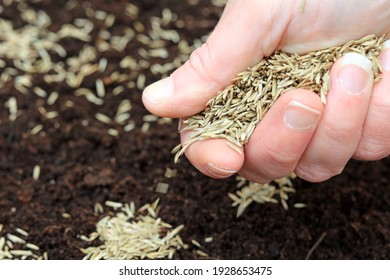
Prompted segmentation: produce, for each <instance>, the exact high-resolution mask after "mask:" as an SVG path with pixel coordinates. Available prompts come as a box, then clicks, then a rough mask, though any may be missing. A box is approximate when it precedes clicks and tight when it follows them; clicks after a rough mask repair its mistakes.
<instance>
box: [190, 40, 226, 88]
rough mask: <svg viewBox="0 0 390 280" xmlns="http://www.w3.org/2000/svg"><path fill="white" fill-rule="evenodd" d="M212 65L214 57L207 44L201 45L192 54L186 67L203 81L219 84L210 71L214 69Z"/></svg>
mask: <svg viewBox="0 0 390 280" xmlns="http://www.w3.org/2000/svg"><path fill="white" fill-rule="evenodd" d="M214 65H215V57H214V56H213V53H212V50H211V48H210V46H209V45H208V44H207V42H206V43H203V44H202V46H201V47H200V48H198V49H196V50H195V51H194V52H192V54H191V55H190V58H189V60H188V67H189V68H190V69H191V71H192V72H193V73H194V74H195V75H197V76H199V77H200V78H201V79H203V80H206V81H210V82H213V83H216V84H220V82H219V81H218V79H217V78H216V76H215V72H214V71H212V69H214V68H215V67H214Z"/></svg>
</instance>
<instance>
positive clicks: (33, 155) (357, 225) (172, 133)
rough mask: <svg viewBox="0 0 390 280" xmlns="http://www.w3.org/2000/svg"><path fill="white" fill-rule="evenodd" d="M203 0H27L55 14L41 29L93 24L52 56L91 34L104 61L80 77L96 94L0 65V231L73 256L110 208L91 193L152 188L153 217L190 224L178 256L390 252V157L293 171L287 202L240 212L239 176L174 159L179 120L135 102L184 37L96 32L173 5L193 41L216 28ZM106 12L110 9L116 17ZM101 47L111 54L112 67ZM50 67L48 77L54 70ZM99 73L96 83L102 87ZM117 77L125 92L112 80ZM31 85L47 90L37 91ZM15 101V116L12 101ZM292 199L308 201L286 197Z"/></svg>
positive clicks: (146, 197)
mask: <svg viewBox="0 0 390 280" xmlns="http://www.w3.org/2000/svg"><path fill="white" fill-rule="evenodd" d="M18 2H23V1H12V0H8V1H2V6H3V9H2V12H1V13H0V18H3V19H5V20H8V21H10V22H12V24H13V27H14V28H23V26H25V25H26V22H25V21H24V20H22V19H21V18H20V17H19V16H18V15H19V10H18V5H19V9H21V8H23V7H21V6H20V4H18ZM211 2H212V3H217V2H220V1H203V0H199V1H194V0H191V1H190V0H188V1H181V0H170V1H168V0H166V1H149V0H142V1H141V0H139V1H132V2H131V3H133V4H134V6H135V7H136V8H138V12H137V14H135V12H134V11H135V10H131V9H129V7H128V3H129V2H128V1H103V0H91V1H54V0H52V1H49V0H42V1H39V0H38V1H25V3H27V4H28V5H27V6H28V7H30V8H32V9H33V10H35V11H38V10H43V11H45V12H46V13H47V14H48V15H49V16H50V18H51V19H52V23H51V25H50V26H48V27H47V29H48V30H49V31H51V32H58V30H60V29H61V27H63V26H64V24H66V23H69V24H74V22H75V19H77V18H89V19H90V20H91V21H92V22H93V24H94V25H93V30H91V32H90V36H91V38H90V39H89V40H88V41H83V40H80V39H75V38H73V37H72V38H69V37H68V38H63V39H61V40H59V41H58V44H60V45H61V46H63V47H64V49H65V51H66V56H65V57H61V55H59V54H57V55H56V54H55V53H54V52H50V51H49V54H50V56H51V57H52V60H53V63H57V62H61V61H66V60H67V59H68V58H69V57H72V56H78V55H79V53H80V50H81V49H82V48H83V47H85V45H89V46H92V47H96V46H97V45H99V47H98V48H99V49H100V50H99V51H98V52H97V53H96V57H95V58H93V59H92V61H91V64H94V63H96V64H99V63H101V64H100V70H98V71H97V72H94V73H93V74H91V75H87V77H86V78H85V79H83V80H82V82H81V85H80V86H78V88H84V89H90V90H91V91H92V92H93V94H94V96H96V97H97V98H98V99H93V98H92V97H91V96H89V99H88V98H86V95H88V94H87V93H85V92H84V94H83V93H80V92H78V93H76V91H77V85H75V84H72V82H70V85H69V83H66V82H58V83H55V82H52V83H48V82H47V80H45V79H44V75H45V73H41V74H33V75H32V76H33V78H32V81H31V82H32V85H30V86H28V85H27V86H25V88H27V90H26V92H24V93H23V92H21V90H22V91H23V89H20V88H19V90H18V89H16V88H15V84H14V83H13V81H14V80H15V77H16V76H18V75H19V76H20V75H22V74H24V73H22V72H23V71H20V72H18V73H14V74H12V73H13V72H12V71H11V70H7V71H8V72H9V73H10V75H11V76H12V75H14V76H12V77H11V79H10V80H9V81H7V82H5V83H4V84H3V85H2V88H1V89H0V92H1V94H0V107H1V108H0V224H2V225H3V229H2V231H1V232H0V236H4V235H6V234H7V233H15V230H16V228H21V229H24V230H25V231H27V232H28V233H29V235H28V237H24V239H26V240H27V242H29V243H31V244H35V245H37V246H39V248H40V251H39V253H37V254H38V255H43V254H44V252H47V256H48V258H49V259H81V258H83V257H84V254H83V253H82V252H81V250H80V248H85V247H88V246H89V245H91V244H92V245H95V246H97V245H98V244H99V241H98V240H95V241H93V242H92V243H91V244H89V243H88V242H86V241H84V240H82V239H80V236H82V235H85V236H88V235H89V234H90V233H92V232H94V231H95V225H96V223H97V222H98V221H99V220H100V219H101V218H103V217H104V216H105V215H106V214H107V212H108V211H109V210H111V209H109V208H107V207H106V208H105V210H104V211H105V212H104V213H100V211H97V212H96V211H95V212H96V213H95V212H94V207H95V206H96V203H100V204H101V205H103V206H104V202H105V201H107V200H110V201H118V202H122V203H128V202H131V201H133V202H134V203H135V204H136V207H137V208H139V207H141V206H142V205H144V204H146V203H151V202H153V201H155V200H156V199H157V198H160V202H159V205H160V207H161V208H160V212H159V216H160V217H161V219H162V220H163V221H165V222H166V223H168V224H170V225H172V226H173V227H177V226H179V225H182V224H183V225H184V228H183V229H182V231H181V232H180V236H181V238H182V240H183V241H184V242H185V243H186V244H188V245H189V246H188V248H187V249H186V250H184V249H181V250H179V251H177V252H176V253H175V254H174V256H173V258H176V259H199V258H211V259H304V258H306V257H307V256H308V255H309V256H310V258H312V259H388V258H390V206H389V205H390V187H389V186H390V174H389V168H390V160H389V159H385V160H382V161H377V162H357V161H351V162H350V163H349V165H348V166H347V168H346V170H345V171H344V172H343V173H342V174H341V175H339V176H337V177H335V178H333V179H331V180H328V181H327V182H324V183H321V184H311V183H308V182H304V181H302V180H299V179H296V180H294V185H295V188H296V189H297V192H296V193H295V194H291V195H289V200H288V205H289V206H290V207H289V210H288V211H286V210H284V208H283V207H282V206H281V205H280V204H251V205H250V206H249V207H248V208H247V209H246V211H245V213H244V214H243V215H242V216H241V217H240V218H236V208H234V207H231V203H232V201H231V199H230V198H229V197H228V195H227V194H228V193H229V192H230V193H234V192H235V191H236V185H237V181H236V179H235V178H230V179H226V180H213V179H209V178H207V177H205V176H204V175H202V174H200V173H198V172H197V171H196V170H195V169H194V168H193V167H192V166H191V165H190V164H189V162H188V161H187V160H186V159H185V158H181V160H180V163H178V164H174V163H173V155H172V154H171V150H172V148H173V147H174V146H175V145H176V144H177V143H178V141H179V137H178V133H177V123H176V121H175V120H173V121H171V122H170V121H169V120H160V121H151V120H152V119H150V117H149V118H146V119H145V118H144V116H145V115H147V114H148V112H147V111H146V110H145V109H144V107H143V106H142V103H141V92H142V87H143V84H144V82H145V83H146V84H148V83H151V82H153V81H155V80H157V79H159V78H160V77H161V76H162V75H161V73H159V70H158V67H157V66H154V67H157V68H155V69H154V70H153V71H155V72H154V73H152V71H151V68H152V67H151V65H154V64H157V63H160V64H165V63H169V62H173V61H174V60H175V57H178V56H182V60H184V59H185V56H186V55H188V53H187V52H188V50H185V48H186V47H185V46H184V45H183V44H182V45H180V47H179V46H178V43H179V42H175V41H177V40H176V39H177V38H175V35H174V33H172V34H173V35H172V34H170V35H169V33H167V34H166V38H164V39H162V40H163V41H165V43H164V48H165V49H166V50H168V53H167V54H166V53H159V54H156V53H155V54H153V53H149V54H146V53H145V52H144V51H143V50H141V49H144V50H146V51H147V52H148V51H149V50H150V48H148V46H146V45H145V43H147V41H148V40H147V39H145V37H143V36H139V37H138V39H137V37H135V38H133V39H131V40H130V41H129V42H128V43H127V44H126V45H125V47H124V48H123V49H120V46H118V47H117V48H118V49H119V50H118V49H115V48H112V47H107V45H106V44H104V43H102V42H103V41H109V39H107V36H108V35H107V34H108V33H104V32H103V33H102V32H100V31H102V30H107V31H109V33H110V34H111V36H123V34H125V33H126V32H125V30H126V28H130V29H133V30H135V31H134V32H135V34H136V35H137V34H150V32H151V30H152V29H153V26H152V24H151V21H152V19H153V18H154V17H157V18H160V19H161V18H164V16H163V15H164V13H165V19H166V20H168V18H169V12H167V10H164V8H168V9H169V10H170V11H172V13H173V14H176V15H177V17H176V16H175V17H174V19H175V21H174V22H171V21H168V22H161V21H160V24H162V25H163V27H164V29H165V30H171V29H174V30H177V34H179V37H180V38H179V39H180V40H185V41H186V42H188V45H189V46H191V45H193V44H195V45H197V44H199V42H198V41H196V39H197V38H200V37H201V36H203V35H205V34H207V33H208V32H210V31H211V30H212V28H213V27H214V26H215V24H216V22H217V20H218V17H219V15H220V13H221V11H222V8H220V7H217V6H215V5H213V4H212V3H211ZM82 3H83V4H82ZM8 4H9V5H8ZM126 8H128V10H127V14H126V13H125V12H124V11H126ZM66 9H69V10H70V11H69V12H68V11H66ZM136 10H137V9H136ZM0 11H1V10H0ZM92 11H94V13H92ZM96 11H105V12H107V14H105V15H104V14H102V13H97V14H96ZM164 11H165V12H164ZM108 14H112V15H114V16H115V22H114V23H113V25H112V26H111V25H110V20H107V15H108ZM88 15H89V16H88ZM91 15H93V17H92V18H91ZM96 17H97V18H96ZM101 18H103V20H102V19H101ZM78 23H79V24H81V25H83V24H85V22H78ZM140 23H141V25H140ZM169 36H172V37H169ZM194 40H195V41H194ZM1 43H2V42H1V41H0V44H1ZM111 43H112V42H110V44H111ZM106 47H107V48H106ZM126 56H131V57H132V58H134V59H135V61H137V67H135V66H131V65H133V64H132V62H131V59H130V60H128V65H125V66H124V65H123V64H122V66H124V67H123V68H121V66H120V63H121V61H122V60H123V58H124V57H126ZM102 58H106V59H107V65H106V66H105V65H104V64H105V61H104V60H103V61H101V59H102ZM1 59H2V60H3V61H4V64H5V65H4V67H2V68H1V73H4V72H6V73H7V71H6V70H5V69H6V68H12V67H13V66H14V64H13V63H14V62H13V61H12V59H7V58H4V56H3V55H2V57H1ZM129 61H130V62H129ZM0 62H1V61H0ZM181 62H182V61H181V60H180V59H179V60H177V61H176V63H181ZM123 63H124V62H123ZM148 63H149V64H148ZM70 64H71V63H70ZM64 65H65V64H64ZM171 66H172V65H168V66H167V67H171ZM64 67H65V66H64ZM67 67H69V68H67V70H69V69H70V68H71V67H70V66H69V65H68V66H67ZM126 67H127V68H126ZM131 67H135V68H136V70H134V69H133V70H132V69H130V68H131ZM115 71H119V72H120V73H122V74H125V76H123V77H122V80H121V78H118V77H115V76H113V75H112V73H113V72H115ZM170 71H172V70H170ZM168 72H169V71H168ZM49 74H55V72H54V70H53V71H51V72H49ZM0 75H1V74H0ZM3 76H4V75H3ZM140 77H141V78H140ZM99 79H100V80H101V81H102V82H103V84H104V87H105V92H104V94H103V93H102V92H101V89H99V90H98V89H97V88H98V87H100V85H98V84H99V83H100V82H98V83H96V81H97V80H99ZM144 79H145V80H144ZM121 85H122V86H123V89H121V88H119V89H118V88H117V87H118V86H121ZM36 87H39V88H41V89H43V90H44V91H45V92H46V93H47V95H46V96H45V94H44V93H43V92H42V91H40V90H39V89H35V90H34V88H36ZM115 89H116V90H115ZM54 91H55V92H58V99H57V100H54V99H55V97H53V96H52V97H51V98H52V99H51V100H50V101H49V100H48V99H49V97H50V95H51V93H52V92H54ZM118 92H120V93H118ZM10 100H11V102H10ZM53 100H54V101H55V102H53ZM91 100H92V101H91ZM96 100H98V101H96ZM99 100H102V101H99ZM123 100H129V101H130V102H131V110H129V114H130V115H129V116H128V118H127V117H126V116H122V117H121V118H123V119H125V121H124V122H118V121H117V120H118V119H116V117H117V115H116V113H117V112H118V107H119V106H120V104H121V103H122V102H123ZM15 101H16V104H17V112H16V113H15V112H11V111H12V110H11V109H10V106H12V105H10V103H15ZM42 108H43V109H42ZM127 109H129V108H128V107H127ZM51 112H57V113H58V114H56V113H51ZM50 113H51V114H50ZM97 113H99V114H103V115H105V116H108V117H109V119H110V120H108V119H106V118H104V117H102V115H96V114H97ZM122 113H123V112H122ZM124 113H126V112H124ZM48 114H49V115H48ZM11 115H12V116H11ZM113 120H116V121H113ZM145 123H148V125H145ZM39 125H41V126H39ZM36 166H39V168H38V167H36ZM167 168H171V169H177V175H176V176H175V177H173V178H167V177H166V176H165V172H166V169H167ZM38 169H39V171H40V172H39V174H38ZM34 170H35V172H34ZM159 183H167V184H169V188H168V190H167V192H166V193H159V192H156V187H157V185H159ZM160 186H161V184H160ZM295 203H305V204H306V207H305V208H294V207H293V205H294V204H295ZM210 237H212V239H211V238H210ZM205 239H206V240H207V241H205ZM319 239H321V240H320V241H321V242H319V243H318V246H316V247H314V248H313V246H314V245H315V243H316V242H317V241H318V240H319ZM192 240H195V242H191V241H192ZM199 245H200V248H199ZM17 246H19V245H17ZM17 246H16V247H17ZM199 250H200V251H202V252H204V253H206V254H207V255H208V257H206V254H204V253H202V254H199Z"/></svg>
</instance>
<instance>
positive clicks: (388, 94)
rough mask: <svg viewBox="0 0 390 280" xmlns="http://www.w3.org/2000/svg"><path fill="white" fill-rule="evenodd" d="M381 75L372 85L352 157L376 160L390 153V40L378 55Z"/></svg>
mask: <svg viewBox="0 0 390 280" xmlns="http://www.w3.org/2000/svg"><path fill="white" fill-rule="evenodd" d="M380 63H381V66H382V71H383V74H382V77H381V79H380V80H379V81H378V82H377V83H376V84H375V85H374V88H373V92H372V97H371V101H370V107H369V110H368V113H367V117H366V120H365V123H364V127H363V133H362V137H361V139H360V142H359V146H358V148H357V150H356V152H355V155H354V157H355V158H358V159H363V160H378V159H381V158H384V157H386V156H387V155H389V154H390V121H389V118H390V40H388V41H386V42H385V45H384V49H383V51H382V53H381V56H380Z"/></svg>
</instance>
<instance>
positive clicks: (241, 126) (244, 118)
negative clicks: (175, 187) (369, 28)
mask: <svg viewBox="0 0 390 280" xmlns="http://www.w3.org/2000/svg"><path fill="white" fill-rule="evenodd" d="M382 47H383V37H381V38H377V37H376V36H375V35H369V36H366V37H364V38H362V39H360V40H355V41H350V42H348V43H346V44H344V45H341V46H337V47H333V48H328V49H324V50H321V51H315V52H310V53H308V54H305V55H297V54H287V53H284V52H280V51H278V52H275V53H274V54H273V55H271V56H269V57H266V58H264V59H263V60H261V61H260V62H259V63H258V64H256V65H255V66H254V67H252V68H250V69H248V70H247V71H244V72H242V73H239V74H238V75H237V77H236V78H235V79H234V80H233V84H231V85H229V86H227V87H226V88H225V89H224V90H222V91H220V92H219V93H218V94H217V95H216V97H214V98H213V99H211V100H210V101H209V102H208V103H207V106H206V109H204V110H203V111H202V112H200V113H199V114H197V115H194V116H191V117H188V118H187V119H185V120H184V121H183V123H184V124H185V126H186V127H185V128H184V130H190V131H191V134H190V136H189V139H188V140H187V142H185V143H183V144H179V145H178V146H177V147H175V149H174V150H173V152H174V153H176V155H175V161H176V162H177V160H178V158H179V157H180V156H181V155H182V154H183V153H184V151H185V150H186V149H187V148H188V146H189V145H191V144H192V143H194V142H195V141H199V140H205V139H210V138H224V139H227V140H228V141H229V142H230V143H231V144H232V145H236V146H237V147H238V148H240V149H242V148H243V147H244V145H245V144H246V143H247V142H248V140H249V138H250V136H251V134H252V132H253V131H254V129H255V127H256V125H257V124H258V123H259V122H260V121H261V119H262V118H263V117H264V115H265V114H266V113H267V112H268V110H269V109H270V108H271V106H272V105H273V104H274V103H275V101H276V100H277V99H278V98H279V97H280V96H281V95H282V94H283V93H284V92H286V91H287V90H289V89H292V88H305V89H309V90H312V91H314V92H316V93H317V94H318V95H319V96H320V97H321V99H322V101H323V102H324V103H325V102H326V93H327V91H328V89H329V88H330V76H329V71H330V68H331V67H332V65H333V63H334V62H335V61H336V60H337V59H338V58H340V57H341V56H343V55H344V54H346V53H348V52H356V53H359V54H362V55H364V56H366V57H367V58H368V59H370V60H371V61H372V64H373V69H374V76H375V81H377V80H378V79H379V74H380V65H379V62H378V57H379V54H380V52H381V50H382Z"/></svg>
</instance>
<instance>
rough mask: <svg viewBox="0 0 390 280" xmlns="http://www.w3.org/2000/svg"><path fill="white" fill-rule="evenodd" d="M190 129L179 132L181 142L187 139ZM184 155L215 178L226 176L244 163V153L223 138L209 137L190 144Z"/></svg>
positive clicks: (199, 168) (204, 172)
mask: <svg viewBox="0 0 390 280" xmlns="http://www.w3.org/2000/svg"><path fill="white" fill-rule="evenodd" d="M190 133H191V132H190V131H183V132H181V134H180V136H181V142H182V143H184V142H186V141H187V140H188V135H189V134H190ZM185 155H186V157H187V158H188V160H189V161H190V162H191V163H192V165H194V166H195V167H196V168H197V169H198V170H199V171H201V172H202V173H203V174H205V175H207V176H209V177H212V178H215V179H222V178H227V177H229V176H231V175H233V174H235V173H237V171H238V170H240V169H241V167H242V165H243V163H244V153H243V152H242V151H240V150H239V149H237V148H236V149H234V148H232V146H231V144H230V143H229V142H228V141H227V140H225V139H210V140H204V141H197V142H195V143H193V144H191V145H190V146H189V147H188V148H187V150H186V152H185Z"/></svg>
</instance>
